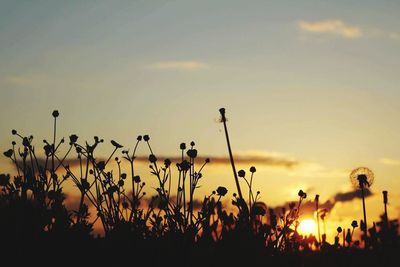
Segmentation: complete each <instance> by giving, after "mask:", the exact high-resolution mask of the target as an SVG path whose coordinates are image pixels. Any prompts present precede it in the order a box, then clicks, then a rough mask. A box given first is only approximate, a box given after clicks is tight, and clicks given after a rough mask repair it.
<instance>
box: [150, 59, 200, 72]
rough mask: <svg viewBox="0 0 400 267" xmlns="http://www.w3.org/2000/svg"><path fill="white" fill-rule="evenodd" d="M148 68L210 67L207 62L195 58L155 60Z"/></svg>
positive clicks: (190, 68)
mask: <svg viewBox="0 0 400 267" xmlns="http://www.w3.org/2000/svg"><path fill="white" fill-rule="evenodd" d="M147 68H148V69H154V70H182V71H194V70H201V69H206V68H208V65H207V64H206V63H203V62H200V61H194V60H188V61H161V62H155V63H153V64H151V65H149V66H147Z"/></svg>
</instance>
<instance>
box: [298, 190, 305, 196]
mask: <svg viewBox="0 0 400 267" xmlns="http://www.w3.org/2000/svg"><path fill="white" fill-rule="evenodd" d="M298 195H299V197H301V198H307V193H305V192H304V191H303V190H300V191H299V193H298Z"/></svg>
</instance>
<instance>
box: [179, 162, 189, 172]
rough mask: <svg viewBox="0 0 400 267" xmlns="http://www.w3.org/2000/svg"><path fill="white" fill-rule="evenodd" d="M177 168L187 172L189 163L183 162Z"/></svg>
mask: <svg viewBox="0 0 400 267" xmlns="http://www.w3.org/2000/svg"><path fill="white" fill-rule="evenodd" d="M179 167H180V169H181V170H182V171H188V170H189V169H190V163H189V161H187V160H184V161H182V162H181V163H180V164H179Z"/></svg>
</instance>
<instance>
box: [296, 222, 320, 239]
mask: <svg viewBox="0 0 400 267" xmlns="http://www.w3.org/2000/svg"><path fill="white" fill-rule="evenodd" d="M297 230H298V232H299V233H300V234H301V235H310V234H313V235H315V234H316V231H317V223H316V222H315V221H314V220H313V219H305V220H302V221H301V222H300V224H299V227H298V228H297Z"/></svg>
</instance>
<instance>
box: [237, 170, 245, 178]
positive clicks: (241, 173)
mask: <svg viewBox="0 0 400 267" xmlns="http://www.w3.org/2000/svg"><path fill="white" fill-rule="evenodd" d="M238 175H239V177H242V178H244V177H245V176H246V172H245V171H244V170H240V171H238Z"/></svg>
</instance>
